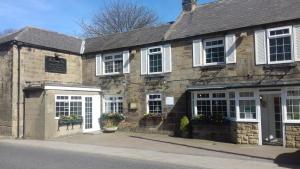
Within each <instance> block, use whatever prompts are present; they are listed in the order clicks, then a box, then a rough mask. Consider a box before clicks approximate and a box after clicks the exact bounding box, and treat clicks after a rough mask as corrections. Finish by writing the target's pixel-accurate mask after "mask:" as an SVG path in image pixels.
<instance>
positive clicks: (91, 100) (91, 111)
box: [83, 96, 101, 132]
mask: <svg viewBox="0 0 300 169" xmlns="http://www.w3.org/2000/svg"><path fill="white" fill-rule="evenodd" d="M83 101H84V104H83V132H93V131H98V130H100V123H99V120H98V119H99V118H100V114H101V112H100V96H85V97H84V100H83Z"/></svg>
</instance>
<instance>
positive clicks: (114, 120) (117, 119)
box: [100, 113, 125, 127]
mask: <svg viewBox="0 0 300 169" xmlns="http://www.w3.org/2000/svg"><path fill="white" fill-rule="evenodd" d="M123 120H125V116H124V115H123V114H120V113H103V114H101V117H100V121H101V122H102V123H103V124H104V125H105V126H106V127H117V126H118V125H119V124H120V123H121V122H122V121H123Z"/></svg>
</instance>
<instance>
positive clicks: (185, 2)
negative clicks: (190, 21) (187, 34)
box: [182, 0, 197, 12]
mask: <svg viewBox="0 0 300 169" xmlns="http://www.w3.org/2000/svg"><path fill="white" fill-rule="evenodd" d="M196 7H197V0H182V9H183V11H184V12H192V11H194V10H195V9H196Z"/></svg>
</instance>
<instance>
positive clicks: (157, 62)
mask: <svg viewBox="0 0 300 169" xmlns="http://www.w3.org/2000/svg"><path fill="white" fill-rule="evenodd" d="M149 70H150V73H156V72H162V55H161V54H151V55H149Z"/></svg>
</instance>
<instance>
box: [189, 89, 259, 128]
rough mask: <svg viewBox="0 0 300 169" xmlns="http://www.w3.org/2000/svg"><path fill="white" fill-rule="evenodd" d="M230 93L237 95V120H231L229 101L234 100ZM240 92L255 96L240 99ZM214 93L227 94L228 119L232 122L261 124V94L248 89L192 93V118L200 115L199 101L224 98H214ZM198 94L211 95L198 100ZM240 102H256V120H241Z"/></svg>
mask: <svg viewBox="0 0 300 169" xmlns="http://www.w3.org/2000/svg"><path fill="white" fill-rule="evenodd" d="M230 92H234V93H235V99H234V100H235V113H236V117H235V118H231V117H230V107H229V101H230V100H233V99H230V98H229V93H230ZM240 92H253V93H254V96H253V97H242V98H240V95H239V93H240ZM213 93H225V98H224V100H226V102H227V103H226V104H227V117H225V118H227V119H230V120H231V121H237V122H255V123H259V122H260V100H259V92H258V91H257V90H251V89H249V90H246V89H237V90H223V91H220V90H215V91H209V92H207V91H196V92H192V94H191V95H192V97H193V98H192V99H191V100H192V101H193V103H192V109H193V110H192V112H193V114H192V116H193V117H194V116H197V115H198V108H197V101H198V100H210V101H213V100H222V99H223V98H212V94H213ZM197 94H209V98H197ZM240 100H255V108H256V109H255V110H256V119H241V118H240V107H239V101H240ZM210 106H211V113H212V103H211V105H210Z"/></svg>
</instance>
